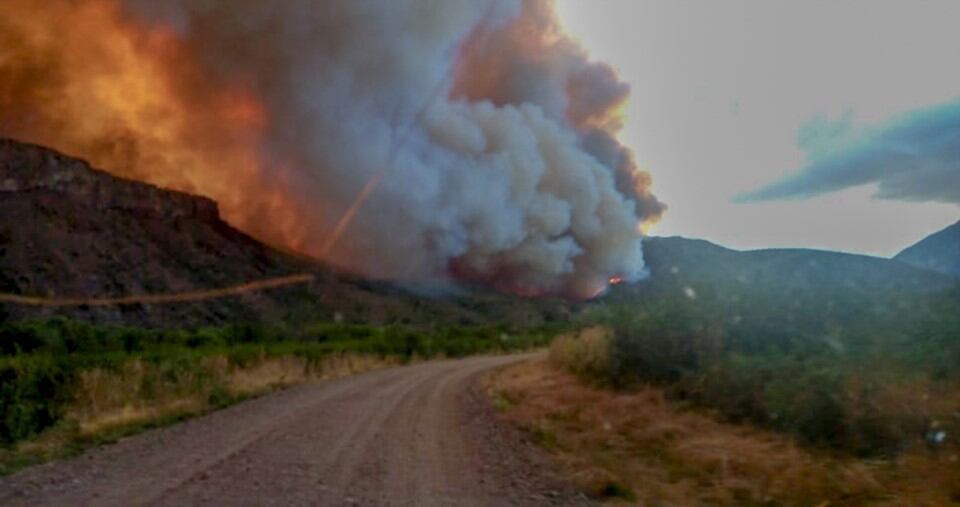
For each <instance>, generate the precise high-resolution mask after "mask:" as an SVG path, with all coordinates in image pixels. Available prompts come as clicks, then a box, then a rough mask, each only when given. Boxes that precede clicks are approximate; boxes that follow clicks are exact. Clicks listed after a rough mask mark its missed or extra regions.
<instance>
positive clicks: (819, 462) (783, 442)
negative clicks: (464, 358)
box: [488, 335, 960, 507]
mask: <svg viewBox="0 0 960 507" xmlns="http://www.w3.org/2000/svg"><path fill="white" fill-rule="evenodd" d="M594 336H598V335H594ZM597 341H598V339H594V340H592V343H593V345H591V346H592V347H596V346H597V345H596V342H597ZM561 343H562V342H561ZM565 346H567V347H569V344H567V345H565ZM567 352H569V351H567ZM556 358H557V356H556V355H554V356H553V359H554V360H556ZM488 382H489V384H488V387H489V389H490V390H491V395H492V396H494V397H495V399H497V400H498V403H497V405H498V407H500V408H501V414H502V417H503V418H505V419H506V420H508V421H510V422H512V423H515V424H518V425H520V426H521V427H524V428H526V429H528V430H529V431H530V432H531V434H532V435H533V436H534V438H536V439H537V440H539V441H540V442H541V444H543V445H544V446H545V447H547V448H548V449H549V450H551V451H552V452H553V454H554V455H555V456H556V458H557V459H558V461H559V462H560V463H561V465H562V467H563V468H564V469H565V470H566V471H567V472H569V474H570V476H571V477H572V479H573V480H574V481H575V482H576V483H577V484H578V485H579V486H580V487H582V488H583V489H584V490H586V491H588V492H590V493H591V494H593V495H594V496H596V497H598V498H604V499H606V500H608V501H610V502H613V503H623V504H633V505H643V506H752V505H757V506H759V505H771V506H803V507H812V506H816V507H827V506H867V505H869V506H894V505H898V506H899V505H904V506H906V505H910V506H931V507H933V506H948V505H957V504H958V502H960V463H957V462H956V459H957V458H956V456H937V455H933V454H926V453H924V454H911V455H909V456H905V457H903V458H901V459H900V460H898V461H896V462H867V461H860V460H856V459H852V458H841V457H834V456H827V455H823V454H819V453H815V452H812V451H809V450H806V449H803V448H800V447H798V446H797V445H796V444H795V443H794V442H793V440H791V439H790V438H789V437H786V436H783V435H779V434H775V433H771V432H767V431H763V430H760V429H756V428H753V427H749V426H742V425H732V424H726V423H722V422H719V420H718V419H717V418H715V417H713V416H712V415H711V414H708V413H704V412H701V411H694V410H692V409H689V408H687V407H683V406H681V405H678V404H677V403H675V402H671V401H669V400H667V399H666V398H665V397H664V394H663V392H662V391H661V390H658V389H655V388H652V387H645V388H640V389H637V390H633V391H630V392H615V391H611V390H607V389H603V388H599V387H596V386H590V385H587V384H585V383H583V382H582V381H580V380H578V378H577V377H576V376H575V375H573V374H570V373H567V372H565V371H561V370H560V369H559V368H556V367H554V366H551V364H550V363H549V362H548V361H544V360H540V361H535V362H531V363H526V364H522V365H518V366H515V367H511V368H509V369H506V370H504V371H502V372H500V373H498V374H497V375H495V376H494V377H492V378H490V379H489V380H488Z"/></svg>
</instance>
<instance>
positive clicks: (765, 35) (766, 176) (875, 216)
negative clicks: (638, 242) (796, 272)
mask: <svg viewBox="0 0 960 507" xmlns="http://www.w3.org/2000/svg"><path fill="white" fill-rule="evenodd" d="M557 9H558V12H559V14H560V17H561V20H562V22H563V23H564V26H565V27H566V29H567V31H568V33H570V34H571V35H572V36H573V37H574V38H576V39H578V40H579V41H580V42H581V43H582V44H583V46H584V47H586V48H587V50H588V51H589V52H590V53H591V55H592V56H593V57H594V58H595V59H598V60H603V61H606V62H608V63H610V64H611V65H612V66H613V67H614V68H615V69H616V70H617V71H618V72H619V73H620V75H621V77H622V78H623V79H624V80H625V81H626V82H628V83H629V84H630V86H631V88H632V95H631V97H632V98H631V101H630V103H629V105H628V107H627V110H626V122H627V123H626V127H625V129H624V132H623V133H622V135H621V139H622V140H623V141H624V142H625V143H626V144H627V145H629V146H631V147H632V148H633V149H634V150H635V151H636V153H637V157H638V159H639V161H640V163H641V165H642V166H643V167H644V168H645V169H647V170H649V171H650V172H651V173H652V175H653V177H654V191H655V192H656V193H657V195H658V196H659V197H660V198H661V199H663V200H664V201H666V202H667V204H668V205H669V206H670V209H669V210H668V212H667V214H666V216H665V217H664V220H663V221H662V222H661V223H660V224H659V225H657V226H656V227H655V228H654V229H653V230H652V231H651V233H652V234H654V235H661V236H667V235H682V236H687V237H699V238H705V239H709V240H711V241H714V242H717V243H720V244H722V245H725V246H730V247H733V248H742V249H749V248H766V247H810V248H824V249H832V250H840V251H847V252H855V253H865V254H870V255H881V256H891V255H894V254H896V253H897V252H898V251H900V250H901V249H903V248H904V247H906V246H909V245H911V244H912V243H914V242H916V241H918V240H920V239H922V238H923V237H925V236H926V235H928V234H930V233H933V232H935V231H937V230H940V229H942V228H944V227H946V226H948V225H950V224H953V223H955V222H956V221H957V220H958V219H960V102H958V97H960V65H957V62H958V61H960V30H956V20H957V19H960V2H957V1H954V0H942V1H932V0H925V1H923V2H919V1H907V0H902V1H901V0H896V1H889V0H861V1H845V2H835V1H803V2H800V1H777V0H724V1H722V2H719V1H718V2H711V1H687V0H557Z"/></svg>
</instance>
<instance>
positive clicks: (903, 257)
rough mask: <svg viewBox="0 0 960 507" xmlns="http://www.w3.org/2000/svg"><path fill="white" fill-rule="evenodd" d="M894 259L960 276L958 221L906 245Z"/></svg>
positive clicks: (959, 223) (959, 229)
mask: <svg viewBox="0 0 960 507" xmlns="http://www.w3.org/2000/svg"><path fill="white" fill-rule="evenodd" d="M894 259H896V260H898V261H900V262H905V263H907V264H911V265H913V266H917V267H922V268H925V269H929V270H932V271H937V272H940V273H945V274H949V275H952V276H955V277H958V278H960V221H957V223H955V224H953V225H951V226H949V227H947V228H945V229H943V230H941V231H938V232H935V233H933V234H931V235H929V236H927V237H926V238H924V239H922V240H920V241H919V242H917V243H916V244H914V245H912V246H910V247H907V248H906V249H904V250H903V251H902V252H900V253H898V254H897V255H896V256H894Z"/></svg>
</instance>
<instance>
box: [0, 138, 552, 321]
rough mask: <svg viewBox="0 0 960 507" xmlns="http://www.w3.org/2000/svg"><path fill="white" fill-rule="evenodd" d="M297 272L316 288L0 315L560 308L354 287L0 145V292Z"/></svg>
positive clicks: (122, 291)
mask: <svg viewBox="0 0 960 507" xmlns="http://www.w3.org/2000/svg"><path fill="white" fill-rule="evenodd" d="M298 273H311V274H314V275H315V276H316V278H315V281H314V282H312V283H311V284H308V285H301V286H294V287H287V288H282V289H274V290H270V291H263V292H257V293H249V294H244V295H241V296H233V297H226V298H221V299H215V300H210V301H206V302H203V303H183V304H164V305H144V304H131V305H123V306H115V307H77V308H63V309H52V308H35V307H27V306H22V305H12V304H5V305H3V308H0V310H2V312H0V313H4V312H5V313H7V314H8V315H10V316H12V317H13V318H14V319H25V318H45V317H50V316H53V315H65V316H69V317H73V318H77V319H80V320H85V321H90V322H94V323H112V324H126V325H145V326H151V327H167V326H183V325H206V324H219V323H224V322H236V321H277V320H285V321H301V320H302V321H310V320H317V319H330V318H332V317H333V316H334V315H335V314H341V315H342V316H343V317H344V318H346V319H347V320H353V321H363V322H404V323H415V324H416V323H421V324H431V325H432V324H434V323H445V322H448V323H485V322H489V321H491V320H493V319H496V320H497V322H507V323H528V322H537V321H539V320H541V319H542V318H543V317H544V315H545V314H548V315H550V316H551V317H557V316H561V315H563V314H564V312H566V311H567V307H566V305H565V304H563V303H559V302H551V301H542V302H541V301H529V300H519V299H517V298H511V297H505V296H500V295H492V294H483V293H478V294H471V295H468V296H462V297H459V298H445V299H440V298H437V299H434V298H425V297H420V296H418V295H415V294H411V293H408V292H406V291H404V290H401V289H398V288H396V287H392V286H390V285H389V284H385V283H379V282H371V281H365V280H360V279H356V278H353V277H350V276H347V275H343V274H340V273H337V272H335V271H333V270H332V269H330V268H328V267H326V266H324V265H322V264H320V263H318V262H315V261H313V260H311V259H307V258H301V257H297V256H294V255H291V254H287V253H283V252H280V251H278V250H275V249H273V248H270V247H268V246H266V245H264V244H262V243H260V242H258V241H256V240H255V239H253V238H251V237H249V236H247V235H246V234H244V233H242V232H240V231H238V230H236V229H234V228H233V227H231V226H230V225H229V224H227V223H226V222H224V221H223V220H221V218H220V215H219V212H218V208H217V205H216V203H214V202H213V201H210V200H208V199H205V198H201V197H197V196H193V195H187V194H183V193H179V192H173V191H168V190H163V189H159V188H156V187H153V186H151V185H148V184H144V183H140V182H135V181H129V180H124V179H119V178H116V177H113V176H111V175H109V174H107V173H105V172H102V171H99V170H96V169H93V168H91V167H90V166H89V164H87V163H86V162H84V161H82V160H77V159H74V158H71V157H68V156H65V155H63V154H60V153H57V152H55V151H52V150H49V149H46V148H43V147H40V146H35V145H28V144H23V143H19V142H16V141H12V140H3V139H0V293H5V294H16V295H27V296H41V297H58V298H64V297H69V298H89V297H119V296H127V295H134V294H158V293H159V294H165V293H178V292H184V291H195V290H207V289H216V288H222V287H228V286H232V285H238V284H244V283H248V282H252V281H257V280H262V279H266V278H271V277H281V276H288V275H293V274H298Z"/></svg>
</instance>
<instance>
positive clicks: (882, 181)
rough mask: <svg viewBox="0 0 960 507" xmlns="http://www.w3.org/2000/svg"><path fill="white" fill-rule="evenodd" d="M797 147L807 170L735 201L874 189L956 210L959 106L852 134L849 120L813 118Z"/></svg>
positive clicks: (934, 109)
mask: <svg viewBox="0 0 960 507" xmlns="http://www.w3.org/2000/svg"><path fill="white" fill-rule="evenodd" d="M799 145H800V147H801V148H803V149H804V150H805V151H806V152H807V157H808V160H809V163H808V165H807V166H806V167H805V168H803V169H802V170H800V171H799V172H797V173H796V174H794V175H793V176H790V177H788V178H786V179H784V180H781V181H778V182H776V183H773V184H771V185H769V186H767V187H765V188H761V189H760V190H757V191H755V192H751V193H748V194H745V195H742V196H740V197H739V198H738V200H739V201H741V202H756V201H768V200H776V199H803V198H808V197H813V196H816V195H820V194H825V193H829V192H836V191H839V190H843V189H846V188H850V187H854V186H859V185H864V184H871V183H873V184H878V185H879V187H878V191H877V197H879V198H882V199H896V200H903V201H917V202H945V203H954V204H960V100H955V101H953V102H950V103H946V104H941V105H938V106H934V107H929V108H925V109H920V110H916V111H912V112H909V113H906V114H903V115H900V116H897V117H895V118H894V119H892V120H891V121H889V122H888V123H887V124H885V125H882V126H880V127H878V128H873V129H862V128H861V129H858V128H856V127H855V126H853V124H852V118H851V115H849V114H848V115H846V116H845V117H844V118H842V119H840V120H839V121H828V120H825V119H823V118H816V119H814V120H813V121H811V122H810V123H808V124H807V125H806V126H805V127H804V128H803V129H801V132H800V136H799Z"/></svg>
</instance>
